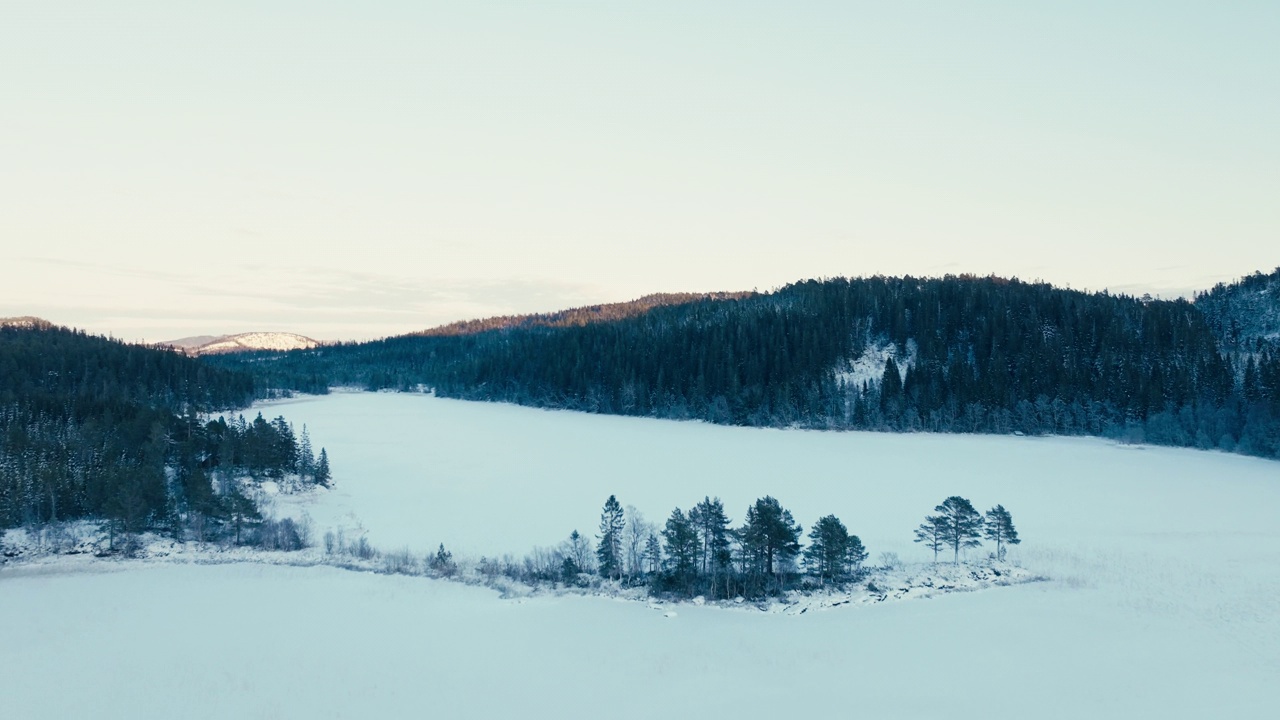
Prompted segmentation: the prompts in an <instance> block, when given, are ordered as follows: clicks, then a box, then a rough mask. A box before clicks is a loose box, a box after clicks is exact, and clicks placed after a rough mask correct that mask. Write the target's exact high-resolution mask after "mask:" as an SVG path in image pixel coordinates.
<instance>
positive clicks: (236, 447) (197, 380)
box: [0, 325, 328, 540]
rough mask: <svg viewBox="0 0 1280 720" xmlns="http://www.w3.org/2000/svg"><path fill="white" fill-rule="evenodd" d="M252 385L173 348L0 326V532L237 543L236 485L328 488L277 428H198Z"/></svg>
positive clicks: (241, 522) (247, 516) (244, 513)
mask: <svg viewBox="0 0 1280 720" xmlns="http://www.w3.org/2000/svg"><path fill="white" fill-rule="evenodd" d="M255 397H257V393H256V392H255V384H254V379H253V377H252V376H251V375H249V374H248V373H246V372H244V371H242V370H233V369H226V368H217V367H212V366H209V365H207V364H205V363H203V362H200V361H199V360H196V359H193V358H188V357H185V356H183V355H180V354H178V353H175V352H170V351H163V350H155V349H151V348H146V347H141V346H137V345H128V344H124V343H121V342H117V341H114V340H110V339H107V338H102V337H95V336H91V335H87V334H85V333H83V332H77V331H72V330H67V329H65V328H58V327H52V326H48V325H35V326H29V327H0V529H4V528H6V527H15V526H18V525H41V524H45V523H57V522H61V521H65V520H76V519H86V518H90V519H103V520H106V521H107V522H108V525H109V529H110V530H111V531H112V532H113V533H117V532H125V533H133V532H138V531H141V530H148V529H149V530H158V531H163V532H166V533H170V534H172V535H173V536H174V537H179V536H182V535H184V534H185V535H190V536H194V537H197V538H198V539H207V538H209V537H213V536H217V535H219V534H234V536H235V537H236V539H237V540H239V539H243V537H242V536H243V535H244V531H245V529H246V527H250V529H253V528H254V527H256V525H257V521H259V520H260V519H261V518H260V516H259V513H258V510H257V508H256V506H255V504H254V503H253V501H252V500H251V499H250V498H249V497H247V496H246V494H245V493H244V492H243V490H244V487H243V485H242V483H241V482H240V480H242V479H243V478H254V477H257V478H267V477H271V478H276V479H280V480H284V479H285V477H286V476H289V477H292V478H294V479H296V480H298V481H302V482H308V481H309V482H327V480H328V458H327V455H326V454H325V453H324V452H323V451H322V452H321V456H320V458H318V459H317V458H315V457H314V455H313V454H312V451H311V449H310V445H309V440H308V439H307V438H306V436H305V433H304V435H303V438H302V439H301V440H299V438H298V437H297V436H296V435H295V433H294V430H293V428H292V427H290V426H289V424H288V423H287V422H286V421H285V420H284V418H277V419H275V420H274V421H267V420H266V419H264V418H262V416H261V415H259V416H258V417H257V418H255V419H254V420H253V421H252V422H248V421H245V420H244V418H242V417H238V418H234V419H233V420H231V421H230V422H228V421H227V420H226V419H224V418H221V417H219V418H216V419H212V420H209V419H207V418H203V417H202V416H203V415H204V414H206V413H211V412H214V411H217V410H225V409H230V408H236V407H243V406H245V405H247V404H249V403H250V402H252V401H253V400H254V399H255Z"/></svg>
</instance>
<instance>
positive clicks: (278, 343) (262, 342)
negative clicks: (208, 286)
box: [157, 332, 323, 355]
mask: <svg viewBox="0 0 1280 720" xmlns="http://www.w3.org/2000/svg"><path fill="white" fill-rule="evenodd" d="M321 344H323V343H321V342H320V341H319V340H313V339H311V338H309V337H306V336H304V335H298V334H296V333H286V332H248V333H240V334H238V335H222V336H213V335H197V336H195V337H187V338H180V339H178V340H169V341H168V342H162V343H157V345H160V346H162V347H171V348H175V349H177V350H181V351H182V352H184V353H186V354H188V355H215V354H219V353H233V352H248V351H252V350H280V351H284V350H309V349H311V348H313V347H318V346H319V345H321Z"/></svg>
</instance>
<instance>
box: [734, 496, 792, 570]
mask: <svg viewBox="0 0 1280 720" xmlns="http://www.w3.org/2000/svg"><path fill="white" fill-rule="evenodd" d="M801 531H802V530H801V527H800V525H799V524H798V523H796V521H795V520H794V519H793V518H792V517H791V511H790V510H787V509H785V508H783V507H782V505H781V504H780V503H779V502H778V501H777V500H776V499H774V498H773V497H771V496H768V495H766V496H765V497H763V498H760V499H759V500H756V502H755V504H754V505H752V506H751V507H749V508H747V521H746V523H745V524H744V525H743V526H742V531H741V543H742V552H743V559H744V571H745V573H746V574H747V575H751V576H762V577H764V578H769V577H771V576H773V575H774V574H775V571H780V570H781V569H782V567H783V566H784V565H786V564H787V563H789V562H790V561H792V560H794V559H795V557H796V556H797V555H799V554H800V533H801Z"/></svg>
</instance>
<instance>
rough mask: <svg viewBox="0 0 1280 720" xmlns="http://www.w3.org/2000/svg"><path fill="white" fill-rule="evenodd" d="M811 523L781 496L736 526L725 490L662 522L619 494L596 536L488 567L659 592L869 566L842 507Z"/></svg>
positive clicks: (713, 591) (799, 580)
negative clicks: (798, 517) (799, 518)
mask: <svg viewBox="0 0 1280 720" xmlns="http://www.w3.org/2000/svg"><path fill="white" fill-rule="evenodd" d="M802 537H803V530H802V528H801V526H800V525H799V524H798V523H796V521H795V519H794V518H793V517H792V515H791V512H790V511H789V510H787V509H786V508H784V507H783V506H782V504H781V503H779V502H778V500H777V499H775V498H773V497H763V498H760V499H759V500H757V501H756V502H755V503H753V504H752V505H751V506H750V507H749V508H747V512H746V516H745V519H744V521H743V523H742V524H741V525H740V526H738V527H732V524H731V522H730V520H729V517H728V515H727V514H726V513H725V509H724V504H723V503H722V502H721V501H720V499H719V498H711V497H705V498H703V499H702V501H701V502H698V503H696V504H695V505H694V506H693V507H692V508H689V509H688V510H687V511H686V510H683V509H681V508H675V509H674V510H672V511H671V514H670V515H669V516H668V517H667V519H666V522H665V523H664V524H663V525H662V526H661V527H658V526H655V525H653V524H652V523H649V522H647V521H646V520H645V518H644V516H643V515H641V514H640V512H639V511H637V510H636V509H635V508H634V507H628V508H626V509H625V510H624V509H623V508H622V506H621V504H620V503H619V502H618V500H617V498H616V497H615V496H612V495H611V496H609V498H608V499H607V500H606V501H605V505H604V508H603V509H602V511H601V517H600V534H599V535H597V536H596V538H595V540H596V542H594V543H593V542H592V540H591V539H590V538H587V537H585V536H583V535H582V534H581V533H579V532H578V531H577V530H574V531H573V532H572V533H571V534H570V536H569V539H568V540H566V541H565V542H564V543H563V544H562V545H561V546H560V547H557V548H550V549H537V550H535V551H534V552H533V553H531V554H530V555H528V556H526V557H525V558H524V560H523V561H521V562H517V561H514V560H513V559H510V558H508V559H507V560H505V561H503V562H498V561H495V560H488V559H483V560H482V561H481V568H480V569H481V572H482V573H490V574H505V575H508V576H510V577H512V578H514V579H518V580H520V581H522V582H529V583H546V582H555V583H567V584H570V585H582V584H584V583H585V582H586V581H587V577H589V576H590V575H597V576H599V577H602V578H605V579H610V580H615V581H618V582H621V583H622V584H624V585H627V586H644V587H647V588H648V589H649V590H650V591H651V592H653V593H654V594H658V595H666V596H672V597H685V598H689V597H695V596H699V595H701V596H703V597H706V598H709V599H727V598H734V597H743V598H760V597H765V596H768V595H775V594H778V593H781V592H784V591H786V590H789V589H793V588H796V587H800V586H801V585H803V584H806V583H812V584H819V585H825V584H832V585H841V584H843V583H847V582H851V581H854V580H856V579H858V578H859V577H860V576H861V573H862V570H863V563H864V562H865V561H866V559H867V551H866V549H865V548H864V547H863V545H862V541H861V540H860V539H859V538H858V537H857V536H856V535H850V534H849V531H848V529H847V528H846V527H845V526H844V524H843V523H842V522H840V520H839V519H838V518H837V517H835V516H834V515H828V516H826V517H823V518H821V519H820V520H818V522H817V523H816V524H815V525H814V526H813V528H811V529H810V532H809V534H808V539H809V545H808V546H807V547H804V546H802V544H801V538H802Z"/></svg>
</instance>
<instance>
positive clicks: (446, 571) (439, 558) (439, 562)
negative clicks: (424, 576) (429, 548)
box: [429, 543, 458, 577]
mask: <svg viewBox="0 0 1280 720" xmlns="http://www.w3.org/2000/svg"><path fill="white" fill-rule="evenodd" d="M429 565H430V567H431V570H432V572H434V573H435V574H437V575H439V576H441V577H453V576H454V575H456V574H457V573H458V565H457V563H455V562H454V561H453V553H451V552H449V551H448V550H445V549H444V543H440V548H439V549H438V550H436V554H435V555H433V556H432V557H431V561H430V563H429Z"/></svg>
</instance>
